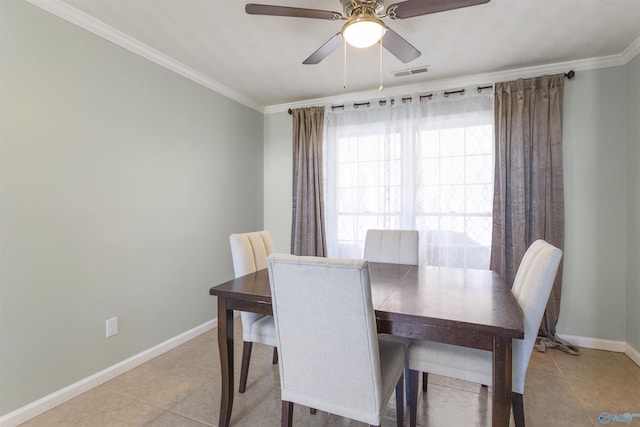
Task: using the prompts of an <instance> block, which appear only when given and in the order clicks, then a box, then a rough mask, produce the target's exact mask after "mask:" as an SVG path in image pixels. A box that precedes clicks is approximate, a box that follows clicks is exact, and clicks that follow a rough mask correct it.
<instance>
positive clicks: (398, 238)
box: [364, 230, 419, 265]
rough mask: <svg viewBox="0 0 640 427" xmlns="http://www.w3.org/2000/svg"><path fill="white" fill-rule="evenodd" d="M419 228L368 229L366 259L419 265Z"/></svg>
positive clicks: (365, 247)
mask: <svg viewBox="0 0 640 427" xmlns="http://www.w3.org/2000/svg"><path fill="white" fill-rule="evenodd" d="M418 237H419V236H418V230H368V231H367V237H366V239H365V242H364V259H366V260H367V261H371V262H386V263H389V264H410V265H418V263H419V260H418V259H419V258H418Z"/></svg>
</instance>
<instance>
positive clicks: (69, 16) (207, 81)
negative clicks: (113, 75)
mask: <svg viewBox="0 0 640 427" xmlns="http://www.w3.org/2000/svg"><path fill="white" fill-rule="evenodd" d="M27 1H28V2H29V3H31V4H33V5H35V6H38V7H40V8H41V9H44V10H46V11H47V12H50V13H52V14H54V15H56V16H58V17H59V18H62V19H64V20H65V21H68V22H70V23H72V24H75V25H77V26H79V27H81V28H84V29H85V30H87V31H89V32H91V33H94V34H96V35H98V36H100V37H102V38H104V39H107V40H109V41H110V42H113V43H115V44H117V45H118V46H121V47H123V48H125V49H127V50H129V51H131V52H133V53H135V54H137V55H140V56H142V57H143V58H145V59H148V60H149V61H152V62H155V63H156V64H158V65H160V66H162V67H165V68H168V69H169V70H171V71H174V72H176V73H178V74H180V75H181V76H183V77H186V78H187V79H189V80H192V81H194V82H196V83H198V84H200V85H202V86H204V87H206V88H208V89H211V90H213V91H215V92H217V93H219V94H221V95H224V96H226V97H227V98H230V99H232V100H234V101H236V102H238V103H240V104H242V105H245V106H247V107H249V108H251V109H253V110H256V111H258V112H260V113H263V112H264V106H263V105H260V104H259V103H257V102H255V101H254V100H252V99H250V98H248V97H246V96H245V95H242V94H241V93H239V92H237V91H235V90H233V89H231V88H230V87H228V86H225V85H223V84H222V83H220V82H217V81H215V80H213V79H212V78H210V77H207V76H205V75H204V74H202V73H200V72H198V71H196V70H194V69H193V68H191V67H188V66H186V65H184V64H182V63H181V62H178V61H176V60H175V59H173V58H171V57H169V56H167V55H165V54H163V53H161V52H159V51H157V50H155V49H154V48H152V47H151V46H148V45H146V44H144V43H142V42H140V41H139V40H136V39H134V38H133V37H130V36H128V35H126V34H125V33H123V32H122V31H119V30H117V29H115V28H113V27H111V26H109V25H107V24H105V23H104V22H102V21H100V20H98V19H96V18H94V17H92V16H90V15H88V14H86V13H84V12H82V11H80V10H78V9H76V8H74V7H71V6H70V5H68V4H66V3H64V2H62V1H60V0H27Z"/></svg>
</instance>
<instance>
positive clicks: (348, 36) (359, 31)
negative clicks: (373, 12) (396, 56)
mask: <svg viewBox="0 0 640 427" xmlns="http://www.w3.org/2000/svg"><path fill="white" fill-rule="evenodd" d="M386 31H387V27H386V26H385V25H384V23H383V22H382V21H381V20H379V19H378V18H376V17H375V16H370V15H360V16H358V17H356V18H353V19H351V20H350V21H349V22H347V23H346V24H345V25H344V27H342V37H344V39H345V40H346V41H347V43H349V44H350V45H351V46H353V47H358V48H365V47H369V46H373V45H374V44H376V43H377V42H378V41H379V40H380V39H381V38H382V36H384V33H385V32H386Z"/></svg>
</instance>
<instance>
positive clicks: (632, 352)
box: [624, 343, 640, 366]
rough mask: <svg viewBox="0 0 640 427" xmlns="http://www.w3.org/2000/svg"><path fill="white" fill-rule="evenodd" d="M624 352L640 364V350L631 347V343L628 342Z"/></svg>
mask: <svg viewBox="0 0 640 427" xmlns="http://www.w3.org/2000/svg"><path fill="white" fill-rule="evenodd" d="M624 354H626V355H627V356H629V359H631V360H633V361H634V362H636V365H638V366H640V351H638V350H636V349H635V348H633V347H631V344H629V343H627V346H626V348H625V349H624Z"/></svg>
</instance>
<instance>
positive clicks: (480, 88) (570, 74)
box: [287, 70, 576, 115]
mask: <svg viewBox="0 0 640 427" xmlns="http://www.w3.org/2000/svg"><path fill="white" fill-rule="evenodd" d="M575 76H576V72H575V71H573V70H569V71H568V72H566V73H564V77H565V78H567V79H569V80H573V78H574V77H575ZM491 88H493V85H488V86H478V92H482V91H483V90H484V89H491ZM454 93H459V94H460V95H464V89H460V90H453V91H448V92H444V96H445V97H448V96H449V95H451V94H454ZM432 97H433V94H431V93H430V94H428V95H420V100H421V101H422V100H423V99H424V98H429V99H431V98H432ZM401 99H402V102H407V101H410V100H411V99H412V97H410V96H406V97H403V98H401ZM378 103H379V104H380V105H384V104H386V101H385V100H381V101H378ZM391 103H392V104H393V99H392V100H391ZM362 105H366V106H367V107H368V106H369V105H370V103H369V102H355V103H354V104H353V106H354V107H355V108H358V107H360V106H362ZM337 108H344V104H342V105H332V106H331V109H332V110H335V109H337ZM287 112H288V113H289V115H291V114H293V110H292V109H291V108H289V109H288V110H287Z"/></svg>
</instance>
